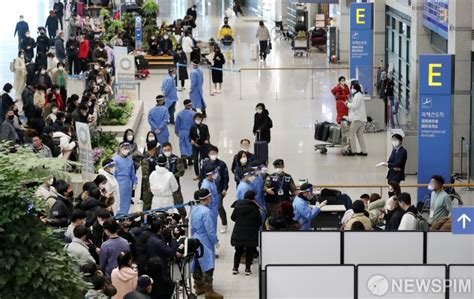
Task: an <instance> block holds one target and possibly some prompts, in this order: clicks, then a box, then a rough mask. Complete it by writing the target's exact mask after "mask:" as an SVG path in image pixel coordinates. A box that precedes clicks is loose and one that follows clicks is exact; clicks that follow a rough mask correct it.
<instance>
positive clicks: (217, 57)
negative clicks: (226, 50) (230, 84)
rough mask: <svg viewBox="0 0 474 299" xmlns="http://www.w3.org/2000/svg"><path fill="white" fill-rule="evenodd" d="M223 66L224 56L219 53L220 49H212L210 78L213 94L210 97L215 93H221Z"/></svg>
mask: <svg viewBox="0 0 474 299" xmlns="http://www.w3.org/2000/svg"><path fill="white" fill-rule="evenodd" d="M224 64H225V58H224V55H223V54H222V52H221V49H220V48H219V47H215V48H214V57H213V59H212V67H213V69H212V71H211V76H212V83H214V92H213V93H212V95H215V94H216V93H217V94H219V93H221V92H222V90H221V89H222V81H223V80H222V77H223V72H222V66H223V65H224Z"/></svg>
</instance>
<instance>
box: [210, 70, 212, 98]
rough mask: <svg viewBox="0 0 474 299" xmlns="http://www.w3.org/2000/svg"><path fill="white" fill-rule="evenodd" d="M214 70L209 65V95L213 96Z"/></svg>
mask: <svg viewBox="0 0 474 299" xmlns="http://www.w3.org/2000/svg"><path fill="white" fill-rule="evenodd" d="M211 81H212V71H211V67H209V95H211V96H212V82H211Z"/></svg>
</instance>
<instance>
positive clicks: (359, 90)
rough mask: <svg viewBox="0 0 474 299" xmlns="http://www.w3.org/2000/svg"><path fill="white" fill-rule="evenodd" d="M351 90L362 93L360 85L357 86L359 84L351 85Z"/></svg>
mask: <svg viewBox="0 0 474 299" xmlns="http://www.w3.org/2000/svg"><path fill="white" fill-rule="evenodd" d="M352 88H354V89H355V90H357V91H358V92H362V88H361V87H360V84H359V83H354V84H352Z"/></svg>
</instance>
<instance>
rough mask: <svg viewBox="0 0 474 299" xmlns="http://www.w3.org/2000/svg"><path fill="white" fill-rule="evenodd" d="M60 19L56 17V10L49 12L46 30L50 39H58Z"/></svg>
mask: <svg viewBox="0 0 474 299" xmlns="http://www.w3.org/2000/svg"><path fill="white" fill-rule="evenodd" d="M58 22H59V21H58V17H57V16H56V13H55V12H54V10H50V11H49V16H48V18H47V19H46V24H45V25H44V26H45V27H46V28H48V35H49V38H50V39H53V38H55V37H56V32H57V31H58Z"/></svg>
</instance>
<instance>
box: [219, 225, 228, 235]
mask: <svg viewBox="0 0 474 299" xmlns="http://www.w3.org/2000/svg"><path fill="white" fill-rule="evenodd" d="M219 232H220V233H221V234H225V233H226V232H227V225H224V226H222V228H221V230H220V231H219Z"/></svg>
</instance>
